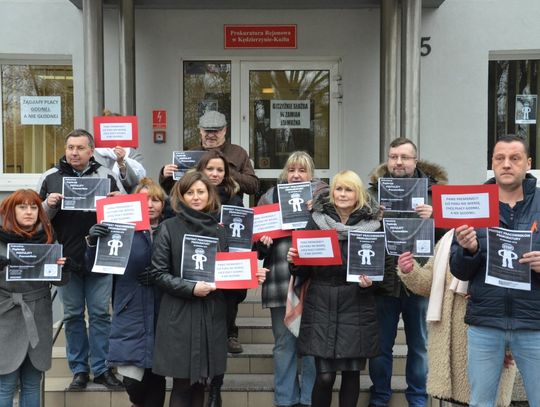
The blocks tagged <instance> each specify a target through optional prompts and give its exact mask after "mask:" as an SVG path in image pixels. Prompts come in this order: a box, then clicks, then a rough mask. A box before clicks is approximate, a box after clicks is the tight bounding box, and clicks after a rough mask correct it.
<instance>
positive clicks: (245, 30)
mask: <svg viewBox="0 0 540 407" xmlns="http://www.w3.org/2000/svg"><path fill="white" fill-rule="evenodd" d="M224 30H225V32H224V37H225V48H296V24H291V25H241V24H239V25H229V24H225V25H224Z"/></svg>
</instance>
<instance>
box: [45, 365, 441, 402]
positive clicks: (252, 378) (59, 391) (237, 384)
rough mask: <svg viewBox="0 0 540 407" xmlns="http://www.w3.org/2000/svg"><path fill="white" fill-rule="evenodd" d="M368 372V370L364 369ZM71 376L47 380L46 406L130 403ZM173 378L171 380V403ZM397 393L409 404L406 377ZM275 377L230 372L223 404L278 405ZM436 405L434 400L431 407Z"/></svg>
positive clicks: (363, 389) (365, 386) (397, 380)
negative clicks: (72, 386)
mask: <svg viewBox="0 0 540 407" xmlns="http://www.w3.org/2000/svg"><path fill="white" fill-rule="evenodd" d="M362 373H365V372H362ZM70 380H71V379H70V378H47V379H46V382H45V405H46V406H54V407H74V406H76V407H95V406H99V407H119V406H129V405H130V403H129V400H128V397H127V394H126V393H125V392H124V391H110V390H108V389H106V388H105V387H104V386H101V385H96V384H93V383H90V384H89V386H88V388H87V389H86V390H85V391H66V388H67V386H68V385H69V382H70ZM171 382H172V381H171V380H170V379H167V397H166V403H165V405H168V402H169V401H168V399H169V393H170V389H171ZM370 385H371V381H370V379H369V377H368V376H367V375H365V374H361V375H360V397H359V399H358V404H357V406H358V407H365V406H367V404H368V401H369V386H370ZM339 386H340V377H339V375H338V377H337V378H336V383H335V385H334V393H333V398H332V405H335V406H337V405H338V404H339V403H338V390H339ZM392 388H393V389H394V394H393V395H392V399H391V401H390V404H389V406H390V407H403V406H406V405H407V401H406V399H405V393H404V391H405V388H406V383H405V378H404V377H402V376H395V377H393V378H392ZM273 390H274V377H273V375H271V374H258V375H242V374H226V375H225V381H224V385H223V389H222V398H223V406H225V407H272V406H273V405H274V393H273ZM432 404H433V405H435V404H434V403H432V402H431V400H430V401H429V403H428V407H431V406H432Z"/></svg>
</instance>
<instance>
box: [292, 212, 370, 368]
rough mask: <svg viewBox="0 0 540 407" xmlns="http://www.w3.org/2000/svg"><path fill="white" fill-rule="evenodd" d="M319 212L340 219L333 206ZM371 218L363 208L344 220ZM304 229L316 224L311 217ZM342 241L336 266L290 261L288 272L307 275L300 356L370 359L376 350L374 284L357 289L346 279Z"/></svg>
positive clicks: (299, 341) (351, 223)
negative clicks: (300, 264)
mask: <svg viewBox="0 0 540 407" xmlns="http://www.w3.org/2000/svg"><path fill="white" fill-rule="evenodd" d="M323 213H324V214H326V215H328V216H330V217H331V218H332V219H334V220H336V221H338V222H339V221H340V219H339V216H338V215H337V213H336V211H335V209H334V206H333V205H331V204H326V205H324V209H323ZM370 219H374V215H373V214H372V213H367V212H366V211H365V208H361V209H360V210H357V211H355V212H353V213H352V214H351V215H350V216H349V219H348V221H347V225H357V224H359V223H360V222H361V221H363V220H370ZM306 229H307V230H317V229H319V227H318V226H317V224H316V223H315V221H314V220H313V218H312V219H311V220H310V221H309V222H308V224H307V226H306ZM347 243H348V241H347V240H346V239H345V240H340V241H339V245H340V250H341V257H342V259H343V264H342V265H340V266H294V265H291V266H290V270H291V273H292V274H293V275H296V276H300V277H304V278H309V279H310V283H309V286H308V289H307V293H306V297H305V299H304V310H303V313H302V320H301V323H300V334H299V336H298V341H297V346H298V352H299V353H300V354H301V355H310V356H316V357H319V358H325V359H346V358H371V357H375V356H377V355H378V353H379V327H378V323H377V312H376V306H375V296H374V289H373V287H369V288H361V287H360V285H359V284H358V283H349V282H347V281H346V279H347Z"/></svg>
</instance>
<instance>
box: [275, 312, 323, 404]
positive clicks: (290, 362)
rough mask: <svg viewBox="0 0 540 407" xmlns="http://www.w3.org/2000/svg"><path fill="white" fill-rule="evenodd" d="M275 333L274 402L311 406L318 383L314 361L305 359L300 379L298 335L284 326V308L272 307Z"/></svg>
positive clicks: (308, 357)
mask: <svg viewBox="0 0 540 407" xmlns="http://www.w3.org/2000/svg"><path fill="white" fill-rule="evenodd" d="M270 314H271V315H272V332H273V334H274V342H275V345H274V351H273V352H274V403H275V404H276V405H277V406H293V405H295V404H298V403H301V404H306V405H311V391H312V390H313V383H315V359H314V358H313V357H312V356H304V357H302V380H301V382H300V381H299V379H298V372H297V370H298V369H297V366H298V361H297V354H296V336H294V335H293V334H292V333H291V332H290V331H289V330H288V329H287V327H286V326H285V324H284V323H283V318H284V317H285V307H278V308H270Z"/></svg>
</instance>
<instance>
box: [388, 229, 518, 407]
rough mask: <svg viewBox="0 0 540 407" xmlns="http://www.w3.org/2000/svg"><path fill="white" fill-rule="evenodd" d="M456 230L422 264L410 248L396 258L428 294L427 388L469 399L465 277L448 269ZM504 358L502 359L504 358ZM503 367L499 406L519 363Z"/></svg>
mask: <svg viewBox="0 0 540 407" xmlns="http://www.w3.org/2000/svg"><path fill="white" fill-rule="evenodd" d="M453 236H454V230H453V229H452V230H450V231H449V232H447V233H446V234H445V235H444V236H443V237H442V238H441V239H440V240H439V242H438V243H437V246H435V255H434V257H432V258H430V259H429V261H428V262H427V263H426V264H425V265H424V266H423V267H421V266H420V265H419V264H418V263H417V262H416V261H415V260H414V259H413V256H412V254H411V253H410V252H407V253H403V254H402V255H401V256H400V257H399V261H398V270H397V271H398V275H399V277H400V278H401V280H402V281H403V283H404V284H405V285H406V286H407V287H408V288H409V289H410V290H411V291H412V292H413V293H415V294H418V295H422V296H424V297H429V298H430V299H429V306H428V311H427V322H428V366H429V370H428V380H427V391H428V393H429V394H430V395H431V396H433V397H435V398H438V399H442V400H447V401H451V402H454V403H461V404H468V402H469V391H470V390H469V382H468V377H467V325H466V324H465V322H464V317H465V310H466V307H467V298H466V294H467V283H466V282H462V281H459V280H457V279H456V278H455V277H453V276H452V274H451V273H450V267H449V264H448V261H449V258H450V245H451V243H452V239H453ZM501 363H503V361H501ZM505 364H507V365H509V366H507V367H508V368H507V369H505V370H504V373H503V375H502V377H501V382H500V384H499V398H498V400H497V406H503V407H506V406H508V405H509V404H510V401H511V396H512V387H513V385H514V378H515V374H516V368H515V366H514V364H513V363H505Z"/></svg>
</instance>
